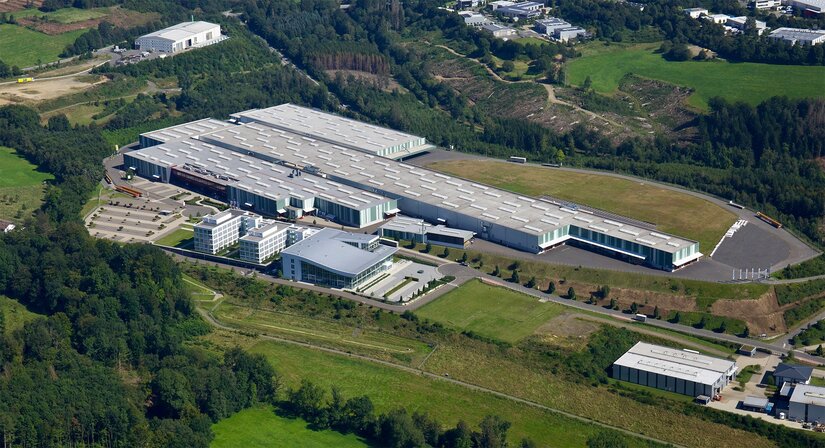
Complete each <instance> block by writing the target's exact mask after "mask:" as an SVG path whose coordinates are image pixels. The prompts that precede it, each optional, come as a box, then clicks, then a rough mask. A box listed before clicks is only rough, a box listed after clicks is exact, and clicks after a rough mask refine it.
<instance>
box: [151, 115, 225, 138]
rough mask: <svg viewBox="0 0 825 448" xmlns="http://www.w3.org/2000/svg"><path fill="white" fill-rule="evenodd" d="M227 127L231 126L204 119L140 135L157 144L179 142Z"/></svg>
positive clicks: (211, 119)
mask: <svg viewBox="0 0 825 448" xmlns="http://www.w3.org/2000/svg"><path fill="white" fill-rule="evenodd" d="M227 126H232V123H229V122H227V121H221V120H215V119H214V118H204V119H201V120H195V121H190V122H188V123H184V124H176V125H174V126H169V127H167V128H163V129H158V130H156V131H152V132H146V133H144V134H142V135H144V136H145V137H148V138H151V139H153V140H157V141H159V142H168V141H172V140H180V139H182V138H189V137H194V136H197V135H200V134H203V133H204V132H210V131H216V130H218V129H221V128H225V127H227Z"/></svg>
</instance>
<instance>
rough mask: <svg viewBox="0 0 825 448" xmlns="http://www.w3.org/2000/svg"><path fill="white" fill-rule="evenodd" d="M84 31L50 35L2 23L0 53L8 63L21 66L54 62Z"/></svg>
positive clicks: (0, 27)
mask: <svg viewBox="0 0 825 448" xmlns="http://www.w3.org/2000/svg"><path fill="white" fill-rule="evenodd" d="M84 32H85V31H84V30H82V29H81V30H74V31H69V32H66V33H63V34H58V35H55V36H50V35H48V34H43V33H40V32H37V31H32V30H30V29H28V28H25V27H22V26H20V25H10V24H3V25H0V55H3V62H5V63H6V64H8V65H16V66H18V67H20V68H25V67H31V66H35V65H37V64H45V63H47V62H53V61H56V60H57V59H58V57H59V56H58V55H59V54H60V53H62V52H63V50H65V49H66V46H67V45H69V44H71V43H72V42H74V41H75V39H77V38H78V36H80V35H81V34H83V33H84Z"/></svg>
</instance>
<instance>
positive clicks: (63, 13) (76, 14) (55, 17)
mask: <svg viewBox="0 0 825 448" xmlns="http://www.w3.org/2000/svg"><path fill="white" fill-rule="evenodd" d="M107 14H109V8H91V9H78V8H63V9H58V10H57V11H52V12H50V13H47V14H45V16H46V17H47V18H48V20H52V21H54V22H60V23H75V22H82V21H84V20H90V19H98V18H100V17H104V16H106V15H107Z"/></svg>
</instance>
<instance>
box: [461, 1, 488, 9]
mask: <svg viewBox="0 0 825 448" xmlns="http://www.w3.org/2000/svg"><path fill="white" fill-rule="evenodd" d="M482 3H483V2H482V1H480V0H457V1H456V2H455V8H456V9H467V8H477V7H479V6H481V4H482Z"/></svg>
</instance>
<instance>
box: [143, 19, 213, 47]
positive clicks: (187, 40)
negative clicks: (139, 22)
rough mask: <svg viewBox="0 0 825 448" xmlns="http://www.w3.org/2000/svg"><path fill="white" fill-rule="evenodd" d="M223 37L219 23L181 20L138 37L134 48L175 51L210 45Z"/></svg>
mask: <svg viewBox="0 0 825 448" xmlns="http://www.w3.org/2000/svg"><path fill="white" fill-rule="evenodd" d="M224 39H226V36H224V35H222V34H221V27H220V25H217V24H215V23H209V22H183V23H179V24H177V25H173V26H170V27H169V28H164V29H162V30H160V31H155V32H154V33H149V34H146V35H143V36H140V37H138V38H137V40H135V48H137V49H140V50H142V51H159V52H162V53H177V52H179V51H183V50H186V49H187V48H194V47H203V46H206V45H211V44H214V43H217V42H220V41H221V40H224Z"/></svg>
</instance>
